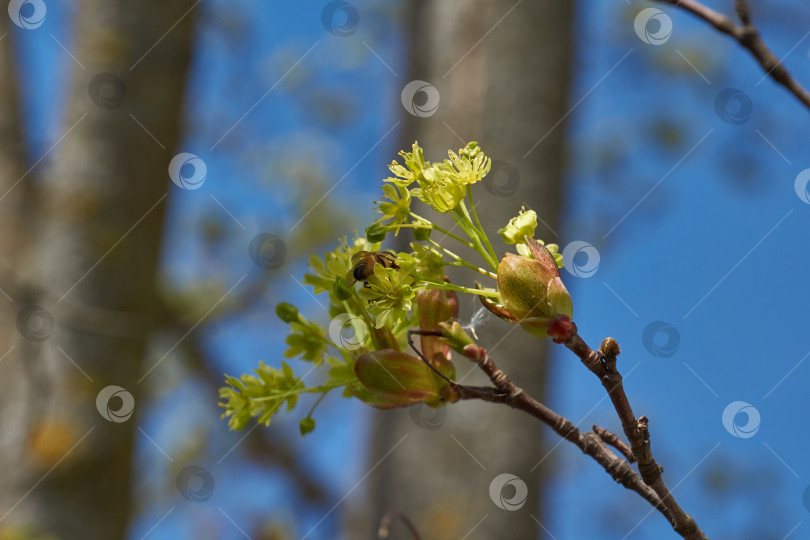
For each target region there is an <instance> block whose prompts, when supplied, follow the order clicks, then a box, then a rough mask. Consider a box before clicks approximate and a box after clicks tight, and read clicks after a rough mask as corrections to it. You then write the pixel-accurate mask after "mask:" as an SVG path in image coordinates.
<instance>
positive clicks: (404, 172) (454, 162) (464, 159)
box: [379, 142, 492, 224]
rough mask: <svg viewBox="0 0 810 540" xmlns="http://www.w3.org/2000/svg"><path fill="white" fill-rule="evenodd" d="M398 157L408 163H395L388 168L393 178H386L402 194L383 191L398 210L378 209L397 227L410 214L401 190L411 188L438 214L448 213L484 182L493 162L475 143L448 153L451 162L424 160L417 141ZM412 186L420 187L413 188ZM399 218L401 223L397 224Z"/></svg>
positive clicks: (408, 200) (386, 207) (388, 207)
mask: <svg viewBox="0 0 810 540" xmlns="http://www.w3.org/2000/svg"><path fill="white" fill-rule="evenodd" d="M399 155H400V156H401V157H402V158H403V160H404V162H405V164H404V165H401V164H399V163H397V162H396V161H394V162H392V163H391V165H389V166H388V168H389V169H390V170H391V172H392V173H393V174H394V177H391V178H386V179H385V181H386V182H391V183H392V184H394V185H395V186H397V188H399V190H400V191H399V193H397V192H396V191H394V190H393V189H387V190H386V189H385V188H383V189H384V191H385V197H386V198H388V199H390V200H392V202H393V201H394V200H396V203H397V208H393V207H392V206H390V205H388V204H387V203H386V206H385V207H383V204H380V206H379V211H380V213H382V214H383V217H382V219H383V220H385V219H389V218H393V219H394V224H399V223H404V217H407V215H408V212H409V211H410V210H409V209H408V211H407V212H406V209H407V208H408V205H409V204H410V197H408V198H407V199H406V198H405V196H404V194H403V192H402V190H405V189H409V194H410V195H411V196H413V197H416V198H417V199H419V200H420V201H422V202H423V203H425V204H428V205H430V206H431V207H432V208H433V209H434V210H436V211H437V212H441V213H445V212H449V211H451V210H454V209H455V208H457V207H458V206H459V204H460V203H461V201H462V200H463V199H464V197H465V195H466V194H467V186H469V185H471V184H474V183H475V182H479V181H481V179H483V178H484V176H486V174H487V173H488V172H489V170H490V167H491V166H492V162H491V160H490V159H489V158H488V157H487V156H486V155H485V154H484V152H483V151H482V150H481V147H479V146H478V143H476V142H471V143H469V144H467V146H465V147H464V148H462V149H460V150H459V151H458V153H455V152H453V151H452V150H451V151H449V152H448V155H449V157H450V159H446V160H444V161H443V162H441V163H431V162H429V161H425V156H424V153H423V152H422V149H421V148H420V147H419V143H416V142H415V143H413V150H412V151H411V152H405V151H402V152H400V153H399ZM413 183H416V184H417V185H418V187H413V188H411V185H412V184H413ZM395 210H396V212H395ZM402 216H404V217H402ZM400 219H402V220H401V221H398V220H400Z"/></svg>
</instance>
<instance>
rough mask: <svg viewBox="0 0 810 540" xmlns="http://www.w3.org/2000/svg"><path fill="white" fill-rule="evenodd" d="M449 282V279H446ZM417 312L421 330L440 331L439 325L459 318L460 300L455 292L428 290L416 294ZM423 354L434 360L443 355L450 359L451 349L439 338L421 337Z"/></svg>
mask: <svg viewBox="0 0 810 540" xmlns="http://www.w3.org/2000/svg"><path fill="white" fill-rule="evenodd" d="M445 281H447V278H445ZM416 305H417V312H418V314H419V329H420V330H438V329H439V323H448V322H452V321H454V320H456V319H457V318H458V298H457V297H456V293H454V292H453V291H442V290H438V289H427V290H422V291H418V292H417V293H416ZM420 342H421V347H422V354H423V355H424V356H425V358H429V359H431V362H432V359H433V357H434V355H435V354H436V353H441V354H443V355H444V357H445V358H447V359H450V347H449V346H447V345H446V344H444V343H442V342H441V341H440V339H439V338H438V337H437V336H421V338H420Z"/></svg>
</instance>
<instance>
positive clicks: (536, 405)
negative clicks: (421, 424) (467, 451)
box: [408, 330, 673, 523]
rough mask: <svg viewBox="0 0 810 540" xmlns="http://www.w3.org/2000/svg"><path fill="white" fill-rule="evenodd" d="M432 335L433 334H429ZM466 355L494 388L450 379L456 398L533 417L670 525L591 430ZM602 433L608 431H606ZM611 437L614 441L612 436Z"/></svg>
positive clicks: (652, 496) (481, 357)
mask: <svg viewBox="0 0 810 540" xmlns="http://www.w3.org/2000/svg"><path fill="white" fill-rule="evenodd" d="M423 332H425V331H420V330H413V331H411V332H410V333H409V334H417V335H418V334H421V333H423ZM427 332H429V331H427ZM434 334H435V333H433V334H429V335H434ZM409 337H410V336H409ZM408 341H409V344H410V346H411V348H412V349H413V350H414V352H415V353H416V354H417V355H418V356H419V357H420V358H421V359H422V361H423V362H425V363H428V364H429V362H428V361H427V359H426V358H425V357H424V356H423V355H422V353H421V351H419V349H418V348H417V347H416V346H415V344H414V343H413V341H412V340H411V339H409V340H408ZM468 353H469V354H468V355H467V356H468V357H469V358H470V359H471V360H473V361H475V362H476V363H477V364H478V366H479V367H480V368H481V370H482V371H484V373H486V374H487V376H488V377H489V379H490V381H492V383H493V384H494V385H495V388H491V387H475V386H465V385H462V384H459V383H456V382H455V381H452V380H451V381H449V382H450V383H451V384H452V385H453V389H454V391H455V393H456V395H457V396H458V397H459V399H480V400H482V401H487V402H490V403H502V404H504V405H508V406H509V407H512V408H514V409H518V410H521V411H523V412H525V413H528V414H530V415H531V416H534V417H535V418H537V419H538V420H540V421H541V422H543V423H544V424H546V425H548V426H549V427H551V429H552V430H554V432H555V433H557V434H558V435H559V436H560V437H562V438H563V439H565V440H567V441H569V442H571V443H573V444H574V445H576V446H577V447H578V448H579V449H580V450H581V451H582V453H584V454H586V455H588V456H590V457H591V458H593V459H594V460H595V461H596V462H597V463H598V464H599V465H601V466H602V468H603V469H604V470H605V472H607V473H608V474H609V475H610V476H611V477H612V478H613V479H614V480H615V481H616V482H617V483H619V484H621V485H623V486H624V487H625V488H627V489H629V490H632V491H635V492H636V493H638V494H639V495H640V496H641V497H642V498H644V499H645V500H646V501H647V502H649V503H650V504H651V505H652V506H653V507H655V508H656V509H658V510H659V511H660V512H661V513H662V514H664V516H665V517H666V518H667V519H668V520H669V521H670V523H673V521H672V517H671V515H670V513H669V511H668V509H667V508H666V507H665V506H664V505H662V504H661V499H660V498H659V497H658V495H657V494H656V493H655V491H653V489H652V488H650V487H649V486H647V485H645V484H644V481H643V480H642V478H641V477H640V476H639V475H638V473H636V471H634V470H633V468H632V467H631V466H630V464H629V463H628V462H627V461H626V460H624V459H622V458H620V457H619V456H617V455H616V454H615V453H613V452H612V451H611V450H610V448H608V447H607V445H606V444H605V442H604V441H603V440H602V437H601V436H599V435H598V434H597V433H595V432H592V431H589V432H585V433H583V432H581V431H579V429H578V428H577V427H576V425H574V423H573V422H571V421H570V420H569V419H567V418H565V417H564V416H562V415H560V414H558V413H556V412H554V411H553V410H551V409H549V408H548V407H546V406H545V405H543V404H542V403H540V402H539V401H537V400H536V399H534V398H533V397H531V396H529V395H528V394H526V392H524V391H523V390H522V389H521V388H519V387H518V386H517V385H515V384H514V383H513V382H512V381H511V380H510V379H509V377H507V375H506V374H505V373H504V372H503V371H501V370H500V369H499V368H498V367H497V366H496V365H495V363H494V362H493V361H492V359H491V358H490V357H489V353H488V352H487V351H486V350H485V349H483V348H481V347H474V348H471V349H469V350H468ZM604 431H606V432H608V431H607V430H604ZM608 433H610V432H608ZM611 435H613V437H616V438H618V437H617V436H616V435H615V434H611Z"/></svg>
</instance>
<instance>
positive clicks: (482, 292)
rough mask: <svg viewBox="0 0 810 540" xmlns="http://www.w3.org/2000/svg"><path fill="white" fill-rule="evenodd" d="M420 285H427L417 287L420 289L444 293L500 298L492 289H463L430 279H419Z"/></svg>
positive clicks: (459, 286)
mask: <svg viewBox="0 0 810 540" xmlns="http://www.w3.org/2000/svg"><path fill="white" fill-rule="evenodd" d="M419 282H420V283H424V284H426V285H428V286H427V287H417V288H422V289H439V290H444V291H456V292H463V293H468V294H477V295H478V296H488V297H490V298H500V297H501V295H500V293H499V292H498V291H496V290H494V289H471V288H470V287H463V286H461V285H454V284H453V283H446V282H444V281H434V280H432V279H421V280H419Z"/></svg>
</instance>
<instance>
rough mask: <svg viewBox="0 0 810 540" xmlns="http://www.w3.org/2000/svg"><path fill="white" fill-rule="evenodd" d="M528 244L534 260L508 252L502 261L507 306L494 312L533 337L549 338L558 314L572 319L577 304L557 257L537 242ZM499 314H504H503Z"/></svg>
mask: <svg viewBox="0 0 810 540" xmlns="http://www.w3.org/2000/svg"><path fill="white" fill-rule="evenodd" d="M526 243H527V244H528V246H529V249H530V250H531V252H532V255H533V256H534V257H533V258H529V257H523V256H520V255H512V254H510V253H507V254H506V256H504V258H503V259H501V263H500V265H499V266H498V292H499V293H500V294H501V299H502V300H503V305H497V306H496V307H497V309H495V310H493V309H490V311H492V312H493V313H495V314H496V315H499V316H500V317H501V318H503V319H505V320H509V321H511V322H518V323H520V326H521V328H523V329H524V330H525V331H527V332H529V333H530V334H532V335H533V336H537V337H546V336H547V335H548V334H547V333H546V327H547V326H548V324H549V322H550V321H551V318H552V317H553V316H554V315H558V314H559V315H567V316H568V317H569V318H570V317H571V316H572V315H573V305H572V303H571V296H570V295H569V294H568V290H567V289H566V288H565V285H563V283H562V280H561V279H560V271H559V269H558V268H557V263H556V262H555V261H554V256H553V255H552V254H551V253H550V252H549V251H548V249H546V247H545V246H543V245H542V244H540V243H539V242H537V241H536V240H533V239H531V238H527V239H526ZM485 305H486V304H485ZM487 307H489V306H487ZM499 311H504V313H503V314H499Z"/></svg>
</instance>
